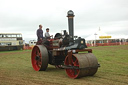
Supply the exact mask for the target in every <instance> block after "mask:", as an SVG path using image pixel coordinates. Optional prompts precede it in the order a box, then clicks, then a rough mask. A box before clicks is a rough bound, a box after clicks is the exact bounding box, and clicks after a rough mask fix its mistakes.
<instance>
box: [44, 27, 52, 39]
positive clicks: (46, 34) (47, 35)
mask: <svg viewBox="0 0 128 85" xmlns="http://www.w3.org/2000/svg"><path fill="white" fill-rule="evenodd" d="M50 37H52V35H51V36H50V34H49V28H47V29H46V33H45V38H46V39H50Z"/></svg>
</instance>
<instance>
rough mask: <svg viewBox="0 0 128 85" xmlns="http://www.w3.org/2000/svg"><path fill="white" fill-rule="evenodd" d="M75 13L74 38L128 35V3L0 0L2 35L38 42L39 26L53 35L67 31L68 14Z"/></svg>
mask: <svg viewBox="0 0 128 85" xmlns="http://www.w3.org/2000/svg"><path fill="white" fill-rule="evenodd" d="M68 10H73V11H74V14H75V17H74V29H75V32H74V33H75V35H78V36H82V37H84V38H86V37H87V36H89V35H91V34H94V33H95V32H96V31H98V29H99V27H100V28H101V30H102V31H104V32H106V33H107V34H109V35H117V36H122V35H123V36H128V0H0V33H22V35H23V39H24V40H26V41H29V40H30V39H35V40H36V30H37V29H38V25H39V24H42V25H43V30H44V32H45V29H46V28H47V27H48V28H50V34H52V35H54V34H55V33H57V32H61V30H64V29H66V30H68V21H67V20H68V19H67V17H66V16H67V11H68Z"/></svg>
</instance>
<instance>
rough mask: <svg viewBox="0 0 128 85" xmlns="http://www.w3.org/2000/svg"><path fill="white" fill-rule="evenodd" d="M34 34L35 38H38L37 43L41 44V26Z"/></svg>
mask: <svg viewBox="0 0 128 85" xmlns="http://www.w3.org/2000/svg"><path fill="white" fill-rule="evenodd" d="M36 34H37V38H38V41H37V42H42V40H43V30H42V25H39V29H38V30H37V32H36Z"/></svg>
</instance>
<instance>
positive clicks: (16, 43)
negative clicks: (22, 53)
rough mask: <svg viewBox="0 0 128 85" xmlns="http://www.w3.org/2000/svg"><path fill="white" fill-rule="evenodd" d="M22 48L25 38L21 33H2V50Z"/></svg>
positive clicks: (0, 41) (0, 35)
mask: <svg viewBox="0 0 128 85" xmlns="http://www.w3.org/2000/svg"><path fill="white" fill-rule="evenodd" d="M22 49H23V38H22V34H21V33H0V51H8V50H22Z"/></svg>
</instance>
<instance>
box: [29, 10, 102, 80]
mask: <svg viewBox="0 0 128 85" xmlns="http://www.w3.org/2000/svg"><path fill="white" fill-rule="evenodd" d="M67 17H68V27H69V33H68V32H67V31H66V30H63V32H62V33H56V34H55V36H54V38H49V39H46V38H43V40H42V41H38V42H37V45H35V46H34V47H33V49H32V53H31V62H32V66H33V69H34V70H35V71H45V70H46V69H47V67H48V64H51V65H54V66H55V67H56V68H60V69H65V71H66V74H67V75H68V76H69V77H70V78H73V79H75V78H80V77H85V76H93V75H94V74H95V73H96V72H97V70H98V67H100V64H98V61H97V59H96V57H95V56H94V55H93V54H92V49H88V48H87V46H86V43H85V39H84V38H81V37H77V36H74V27H73V18H74V12H73V11H72V10H69V11H68V12H67Z"/></svg>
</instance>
